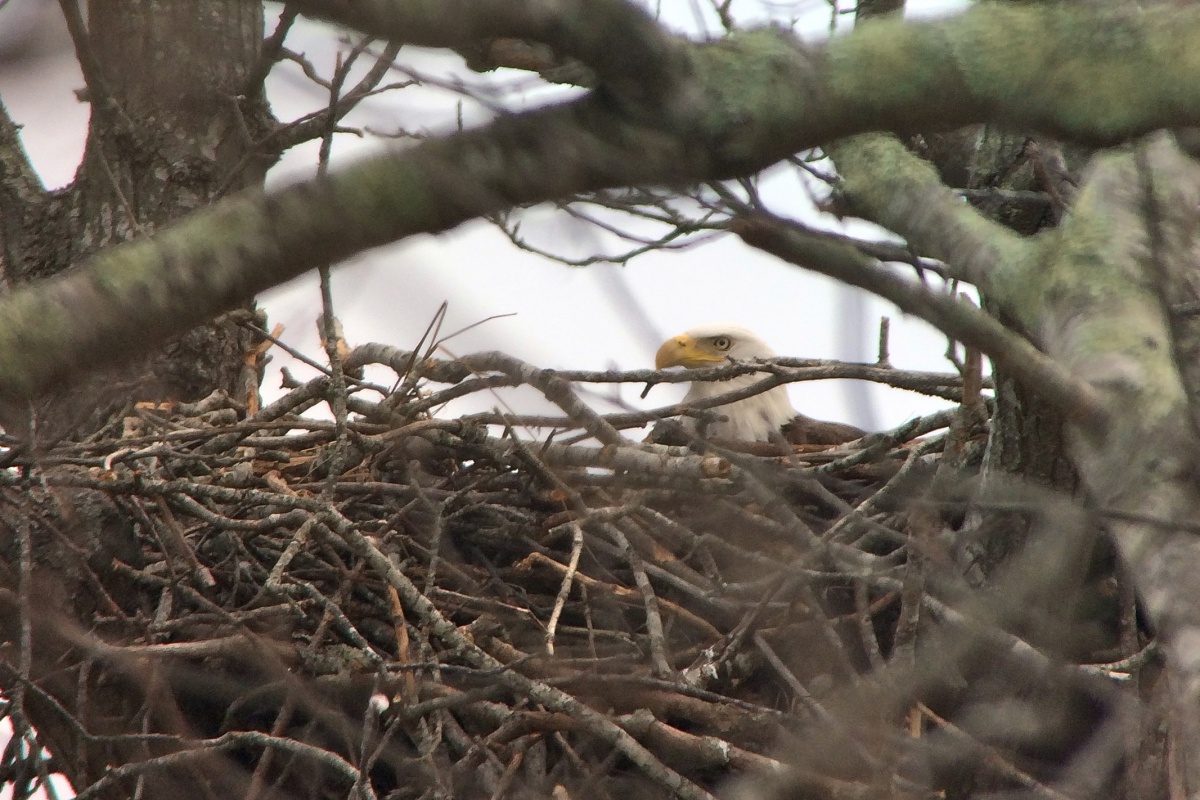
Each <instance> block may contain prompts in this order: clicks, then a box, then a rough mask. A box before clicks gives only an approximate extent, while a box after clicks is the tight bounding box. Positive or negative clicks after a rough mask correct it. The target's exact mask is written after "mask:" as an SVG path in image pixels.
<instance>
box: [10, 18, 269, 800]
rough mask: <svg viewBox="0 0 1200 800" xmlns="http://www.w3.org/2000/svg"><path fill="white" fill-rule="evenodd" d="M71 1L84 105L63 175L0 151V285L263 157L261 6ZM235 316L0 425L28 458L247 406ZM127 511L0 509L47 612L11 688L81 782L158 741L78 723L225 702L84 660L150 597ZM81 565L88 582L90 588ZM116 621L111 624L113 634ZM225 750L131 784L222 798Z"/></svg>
mask: <svg viewBox="0 0 1200 800" xmlns="http://www.w3.org/2000/svg"><path fill="white" fill-rule="evenodd" d="M74 7H75V3H74V1H73V0H68V1H67V2H65V3H64V8H67V9H68V14H70V13H72V12H71V10H70V9H73V8H74ZM87 12H88V13H87V22H86V27H87V30H86V31H83V30H79V29H78V28H77V29H76V30H75V31H73V35H74V36H75V39H76V42H75V43H76V47H77V52H78V56H79V58H80V63H81V65H82V66H83V72H84V75H85V78H86V81H87V89H86V99H87V101H88V102H90V103H91V106H92V117H91V122H90V129H89V134H88V140H87V147H86V152H85V155H84V159H83V163H82V165H81V166H80V168H79V171H78V173H77V175H76V179H75V181H74V183H73V184H72V185H71V186H69V187H67V188H65V189H63V190H61V191H58V192H55V193H53V194H51V193H45V192H42V191H40V187H37V186H36V180H34V179H32V176H31V175H28V174H24V175H22V174H20V171H19V169H17V168H15V167H12V166H11V164H13V163H15V162H16V159H10V160H9V161H8V162H5V161H4V160H3V159H0V186H2V187H3V189H0V191H3V196H2V197H0V202H3V204H4V205H3V208H0V211H2V212H5V213H0V225H2V226H3V227H0V244H2V245H3V247H2V248H0V267H2V268H3V269H4V276H5V278H6V282H7V285H8V286H10V287H11V286H14V285H17V284H20V283H23V282H27V281H32V280H38V279H43V278H46V277H48V276H50V275H54V274H57V273H59V272H62V271H64V270H66V269H67V268H68V267H70V265H72V264H74V263H78V262H80V261H81V260H82V259H84V258H85V257H87V256H89V255H90V254H92V253H94V252H96V251H98V250H100V249H102V248H105V247H108V246H111V245H114V244H117V243H119V242H122V241H127V240H131V239H139V238H143V237H147V236H150V235H151V234H152V233H153V232H154V231H155V230H156V229H158V228H159V227H161V226H163V225H164V224H165V223H167V222H169V221H171V220H173V219H176V218H178V217H181V216H183V215H186V214H188V213H190V212H192V211H194V210H196V209H197V208H200V207H202V206H204V205H206V204H207V203H209V202H211V201H212V200H214V199H216V198H217V197H219V196H221V195H224V194H228V193H230V192H233V191H237V190H239V189H242V188H244V187H247V186H251V185H255V184H259V183H261V181H262V178H263V175H264V174H265V171H266V169H267V168H268V167H269V166H270V164H271V163H272V162H273V160H274V157H275V156H276V155H277V154H276V153H274V152H269V151H267V150H265V149H264V148H263V147H262V142H264V141H266V137H265V136H264V134H265V132H267V131H268V130H270V125H271V123H272V120H271V117H270V114H269V111H268V109H267V105H266V101H265V98H264V96H263V93H262V86H261V83H259V84H258V85H251V82H252V81H255V80H256V78H255V75H256V74H258V69H257V68H258V66H259V63H258V59H259V54H260V50H261V43H262V38H263V11H262V5H261V3H258V2H247V0H206V2H202V3H197V2H195V1H194V0H120V2H118V1H117V0H91V2H90V3H89V7H88V9H87ZM79 22H80V24H84V23H83V21H82V19H81V20H80V21H79ZM259 78H261V76H259ZM15 141H16V140H15V131H3V130H0V146H3V145H8V146H10V147H12V148H14V149H12V150H10V151H9V152H19V151H18V150H16V149H15V147H16V145H15ZM18 178H20V179H23V180H18ZM14 212H16V213H14ZM233 316H234V315H227V316H226V317H222V318H221V319H218V320H215V321H213V322H211V323H209V324H206V325H202V326H199V327H197V328H194V329H193V330H191V331H188V332H187V333H184V334H183V335H181V336H179V337H176V338H174V339H172V340H170V341H164V342H162V346H161V347H159V348H158V349H157V351H156V352H154V353H152V354H151V355H150V356H148V357H145V358H142V359H139V360H136V361H135V362H133V363H128V364H125V365H123V366H122V367H120V368H116V369H111V370H107V371H104V372H101V373H98V374H96V373H93V374H89V375H88V376H87V377H85V378H83V379H81V380H79V381H77V382H75V383H73V384H72V385H71V386H70V387H69V389H67V388H64V389H62V390H61V391H59V392H57V393H55V394H53V395H52V396H49V397H45V398H43V399H41V400H40V401H39V402H38V403H36V404H34V405H33V406H32V407H25V408H12V407H7V408H3V409H0V422H2V423H3V424H4V426H5V429H6V430H7V432H8V433H9V434H10V435H13V436H16V437H18V438H22V439H26V440H27V442H28V444H29V446H30V447H31V448H32V449H33V450H34V451H35V452H36V451H37V450H40V449H41V448H42V447H44V446H48V445H49V444H51V443H52V442H54V441H56V440H61V439H63V438H72V437H82V436H87V435H90V434H92V433H95V432H96V431H98V430H100V429H102V428H103V427H104V426H106V425H107V424H109V423H110V422H111V421H112V420H113V419H114V418H116V419H119V418H120V416H121V415H120V414H119V412H120V411H121V409H123V408H127V407H129V406H131V405H132V404H133V403H136V402H141V401H151V402H166V401H180V402H187V401H194V400H197V399H199V398H201V397H204V396H205V395H207V394H209V393H211V392H212V391H213V390H221V391H224V392H226V393H228V394H229V395H230V396H231V397H233V398H234V399H236V400H240V401H241V402H243V403H247V402H249V401H252V400H255V399H256V396H257V388H258V380H259V373H260V366H259V364H257V363H256V362H255V360H254V359H253V358H247V354H248V353H250V352H251V350H252V348H253V345H254V344H255V341H254V337H253V336H252V334H251V333H250V332H249V331H248V330H247V329H246V328H245V327H243V326H241V325H239V324H237V321H236V319H234V318H233ZM47 514H48V515H49V516H47ZM142 516H143V518H144V512H142ZM51 518H58V519H65V520H67V521H68V523H69V524H68V525H67V526H66V527H65V529H63V530H62V534H63V535H62V536H60V537H58V538H57V539H54V538H48V537H46V536H44V535H43V534H44V532H45V531H46V530H47V529H48V528H47V527H46V526H42V525H40V524H39V523H38V522H36V520H38V519H43V520H45V519H51ZM137 518H138V509H136V508H133V507H129V506H127V505H126V504H118V503H117V502H116V501H114V500H113V499H112V498H111V497H109V496H107V495H105V494H103V493H99V492H91V491H87V490H80V491H72V492H60V493H57V494H50V493H42V492H41V491H40V490H39V489H38V488H37V487H32V488H31V491H30V493H29V495H28V499H27V500H26V501H22V505H21V506H19V507H15V508H12V509H7V508H6V510H5V513H4V519H3V520H0V523H3V524H4V525H5V526H6V527H8V528H9V532H10V533H11V532H13V531H16V530H18V529H19V526H22V525H29V524H31V523H30V522H29V520H31V519H32V520H35V522H34V523H33V526H34V529H35V531H36V538H35V540H34V546H33V550H32V554H31V555H32V562H33V565H34V569H33V572H32V574H33V576H34V579H33V586H34V588H33V591H34V593H35V594H34V597H35V598H36V600H37V606H38V608H39V609H40V610H42V611H44V612H45V614H46V619H44V620H42V621H41V624H39V625H37V626H36V628H37V631H36V633H35V635H34V643H33V648H32V650H33V660H32V669H31V674H30V678H32V679H33V681H34V682H36V684H37V685H38V687H39V689H40V691H38V692H30V693H29V694H28V695H27V697H26V699H25V703H24V711H25V714H26V716H27V718H28V720H29V722H30V723H31V724H32V725H33V727H34V728H35V729H36V730H37V731H38V733H39V736H40V737H41V738H42V740H43V741H44V742H45V743H46V744H47V745H48V746H49V748H50V750H51V751H52V752H53V753H54V754H55V755H56V756H57V757H58V759H57V760H56V765H55V766H56V768H57V769H60V770H61V771H62V772H63V773H64V774H65V775H66V776H67V778H68V779H69V780H70V781H71V782H72V784H73V785H74V786H76V787H85V786H89V785H91V784H92V783H94V782H95V781H97V780H98V779H100V778H101V777H102V776H104V775H105V774H106V772H108V771H109V770H110V769H111V768H112V767H113V766H119V765H120V764H122V763H125V762H128V761H130V760H141V759H145V758H146V757H148V756H151V755H155V754H158V753H162V752H169V751H170V750H172V749H174V748H173V747H170V746H167V747H166V748H165V749H158V748H160V747H162V745H154V744H148V743H145V742H137V741H131V740H129V739H120V738H116V739H113V740H111V741H109V742H103V741H99V740H97V739H95V738H92V736H86V737H85V736H82V735H81V730H83V729H86V730H87V731H88V732H89V733H90V734H95V735H100V736H103V735H105V734H108V735H112V736H114V737H118V736H120V735H121V734H129V733H130V732H131V731H133V730H137V729H139V728H140V729H142V730H144V731H164V732H167V731H169V732H170V733H173V734H176V735H179V736H191V735H195V734H196V733H197V732H199V731H200V730H202V729H203V727H204V725H205V724H207V722H209V721H211V720H212V719H214V718H215V719H216V720H218V721H219V720H220V719H221V717H222V715H223V714H224V709H220V708H216V709H214V708H208V709H197V708H196V707H194V705H189V703H188V701H187V699H186V692H181V691H179V687H178V686H177V685H175V684H177V682H178V673H179V672H191V670H190V668H188V667H186V666H185V667H182V668H181V669H180V670H178V671H175V670H173V671H171V673H170V674H168V673H165V672H163V671H161V670H159V669H157V668H152V667H147V666H145V665H141V666H139V665H136V664H130V663H124V662H120V663H118V662H113V661H111V660H106V659H105V658H104V657H99V658H98V657H97V653H96V651H95V650H94V645H89V644H87V643H86V642H85V639H86V638H87V637H85V636H84V634H87V635H88V636H98V637H99V639H101V640H102V639H104V638H105V631H106V629H107V627H108V626H111V624H112V623H113V621H115V620H119V619H121V618H122V617H123V616H125V615H143V614H151V615H152V614H154V612H155V609H154V607H153V605H147V604H148V603H151V602H152V600H151V597H152V596H157V595H158V594H159V593H158V592H157V591H153V590H150V591H148V590H147V588H146V587H142V586H137V585H134V584H133V583H131V582H130V581H128V579H124V580H122V579H120V578H119V577H117V576H115V575H114V572H113V566H112V565H113V563H114V556H118V557H119V559H120V560H121V561H124V562H125V563H128V564H134V565H136V564H138V563H139V559H140V555H141V554H140V549H139V547H140V546H139V544H138V541H137V535H138V531H137V530H136V529H135V522H134V521H133V520H136V519H137ZM51 525H53V523H51ZM148 533H150V532H149V531H146V530H142V531H141V534H142V535H147V534H148ZM16 539H17V537H16V536H15V535H14V536H10V537H8V538H7V540H6V541H5V543H4V544H3V546H2V547H0V550H2V551H3V553H2V556H3V560H4V563H6V564H9V565H14V566H10V567H9V568H8V569H6V570H5V572H4V574H3V576H2V577H0V584H2V585H3V587H4V588H0V606H3V607H4V608H5V609H6V610H5V614H4V616H5V622H4V628H5V630H4V634H5V637H4V638H5V639H6V640H7V641H11V642H15V641H17V639H18V637H19V631H18V630H16V625H17V618H18V607H17V600H16V595H15V593H16V591H17V586H18V584H19V582H20V581H19V579H18V577H17V567H16V566H15V565H16V564H18V563H19V562H18V555H19V554H18V552H17V545H16V543H15V542H16ZM85 562H86V563H85ZM88 564H90V565H91V568H92V569H94V570H95V571H96V574H98V575H101V576H103V578H104V582H105V585H104V586H103V587H100V586H98V585H96V581H95V577H94V576H91V575H90V574H89V570H88V568H87V566H88ZM164 594H169V592H168V593H164ZM159 602H163V600H160V601H159ZM117 627H118V630H113V631H112V633H113V634H114V635H115V636H116V637H117V638H118V639H119V638H120V636H121V634H120V631H119V623H118V626H117ZM67 654H70V655H67ZM194 677H195V675H193V678H194ZM2 679H3V684H4V686H3V689H4V691H5V693H6V695H7V696H11V694H10V693H11V692H12V691H13V689H14V688H15V686H17V685H18V684H19V683H20V682H21V678H20V677H19V676H16V675H13V674H10V673H6V674H4V675H3V676H2ZM192 683H193V684H196V685H198V684H199V682H198V681H196V680H193V681H192ZM209 688H211V687H209ZM42 692H46V693H47V694H43V693H42ZM49 697H53V698H54V701H53V702H51V701H50V700H49ZM64 710H65V711H66V712H67V715H70V716H66V715H64V713H63V711H64ZM204 711H207V712H208V715H207V716H205V715H204ZM71 716H73V717H74V718H75V720H77V721H78V723H80V724H82V726H83V727H82V729H81V728H79V727H77V725H76V723H75V722H73V721H72V720H71V719H70V717H71ZM223 762H224V757H223V756H217V755H214V756H213V757H212V759H209V760H207V761H205V760H198V761H194V762H192V764H191V765H190V766H188V767H183V768H179V769H171V770H162V771H158V772H150V773H149V774H148V775H147V776H146V779H145V780H146V781H147V782H146V784H145V785H144V786H142V787H141V788H142V789H143V790H144V791H146V793H147V796H151V797H153V796H176V795H178V794H179V790H180V789H181V788H182V786H183V785H182V784H181V783H180V781H181V780H191V781H193V782H196V783H195V784H194V785H192V786H190V787H189V793H191V794H197V793H205V792H213V791H215V792H216V794H224V793H225V792H224V791H223V789H222V787H221V781H224V780H227V779H229V778H230V775H232V774H235V773H231V772H230V771H229V769H228V767H227V766H226V765H224V763H223ZM133 787H134V783H133V782H132V781H130V782H128V783H126V784H124V785H120V784H118V785H116V786H114V787H112V790H111V792H110V794H111V796H113V797H118V796H131V795H132V792H133ZM202 787H203V788H202ZM210 787H211V788H210ZM225 788H226V789H227V788H229V787H228V786H226V787H225Z"/></svg>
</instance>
